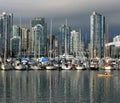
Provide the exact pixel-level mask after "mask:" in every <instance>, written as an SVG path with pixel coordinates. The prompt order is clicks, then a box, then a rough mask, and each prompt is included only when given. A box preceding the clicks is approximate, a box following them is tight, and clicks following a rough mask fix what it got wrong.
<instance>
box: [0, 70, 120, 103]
mask: <svg viewBox="0 0 120 103" xmlns="http://www.w3.org/2000/svg"><path fill="white" fill-rule="evenodd" d="M99 73H105V71H104V70H99V71H94V70H61V71H59V70H54V71H50V70H43V71H42V70H41V71H38V70H36V71H35V70H30V71H16V70H11V71H2V70H1V71H0V103H120V97H119V96H120V71H118V70H113V71H110V73H111V74H113V76H111V77H107V76H105V77H98V75H97V74H99Z"/></svg>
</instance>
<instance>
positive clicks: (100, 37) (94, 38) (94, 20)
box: [90, 12, 106, 58]
mask: <svg viewBox="0 0 120 103" xmlns="http://www.w3.org/2000/svg"><path fill="white" fill-rule="evenodd" d="M105 27H106V26H105V17H104V16H103V15H101V14H99V13H96V12H93V14H92V15H91V17H90V57H91V58H95V57H99V58H102V57H104V52H105V51H104V48H105Z"/></svg>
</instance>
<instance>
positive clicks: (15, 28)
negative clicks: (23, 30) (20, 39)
mask: <svg viewBox="0 0 120 103" xmlns="http://www.w3.org/2000/svg"><path fill="white" fill-rule="evenodd" d="M12 36H21V35H20V27H19V26H17V25H13V33H12Z"/></svg>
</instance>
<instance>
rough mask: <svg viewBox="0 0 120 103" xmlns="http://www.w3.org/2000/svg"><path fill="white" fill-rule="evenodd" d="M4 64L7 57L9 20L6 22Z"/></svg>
mask: <svg viewBox="0 0 120 103" xmlns="http://www.w3.org/2000/svg"><path fill="white" fill-rule="evenodd" d="M4 50H5V51H4V63H6V56H7V20H6V22H5V47H4Z"/></svg>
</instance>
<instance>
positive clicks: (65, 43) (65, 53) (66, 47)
mask: <svg viewBox="0 0 120 103" xmlns="http://www.w3.org/2000/svg"><path fill="white" fill-rule="evenodd" d="M66 55H67V19H66V27H65V56H66Z"/></svg>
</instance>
